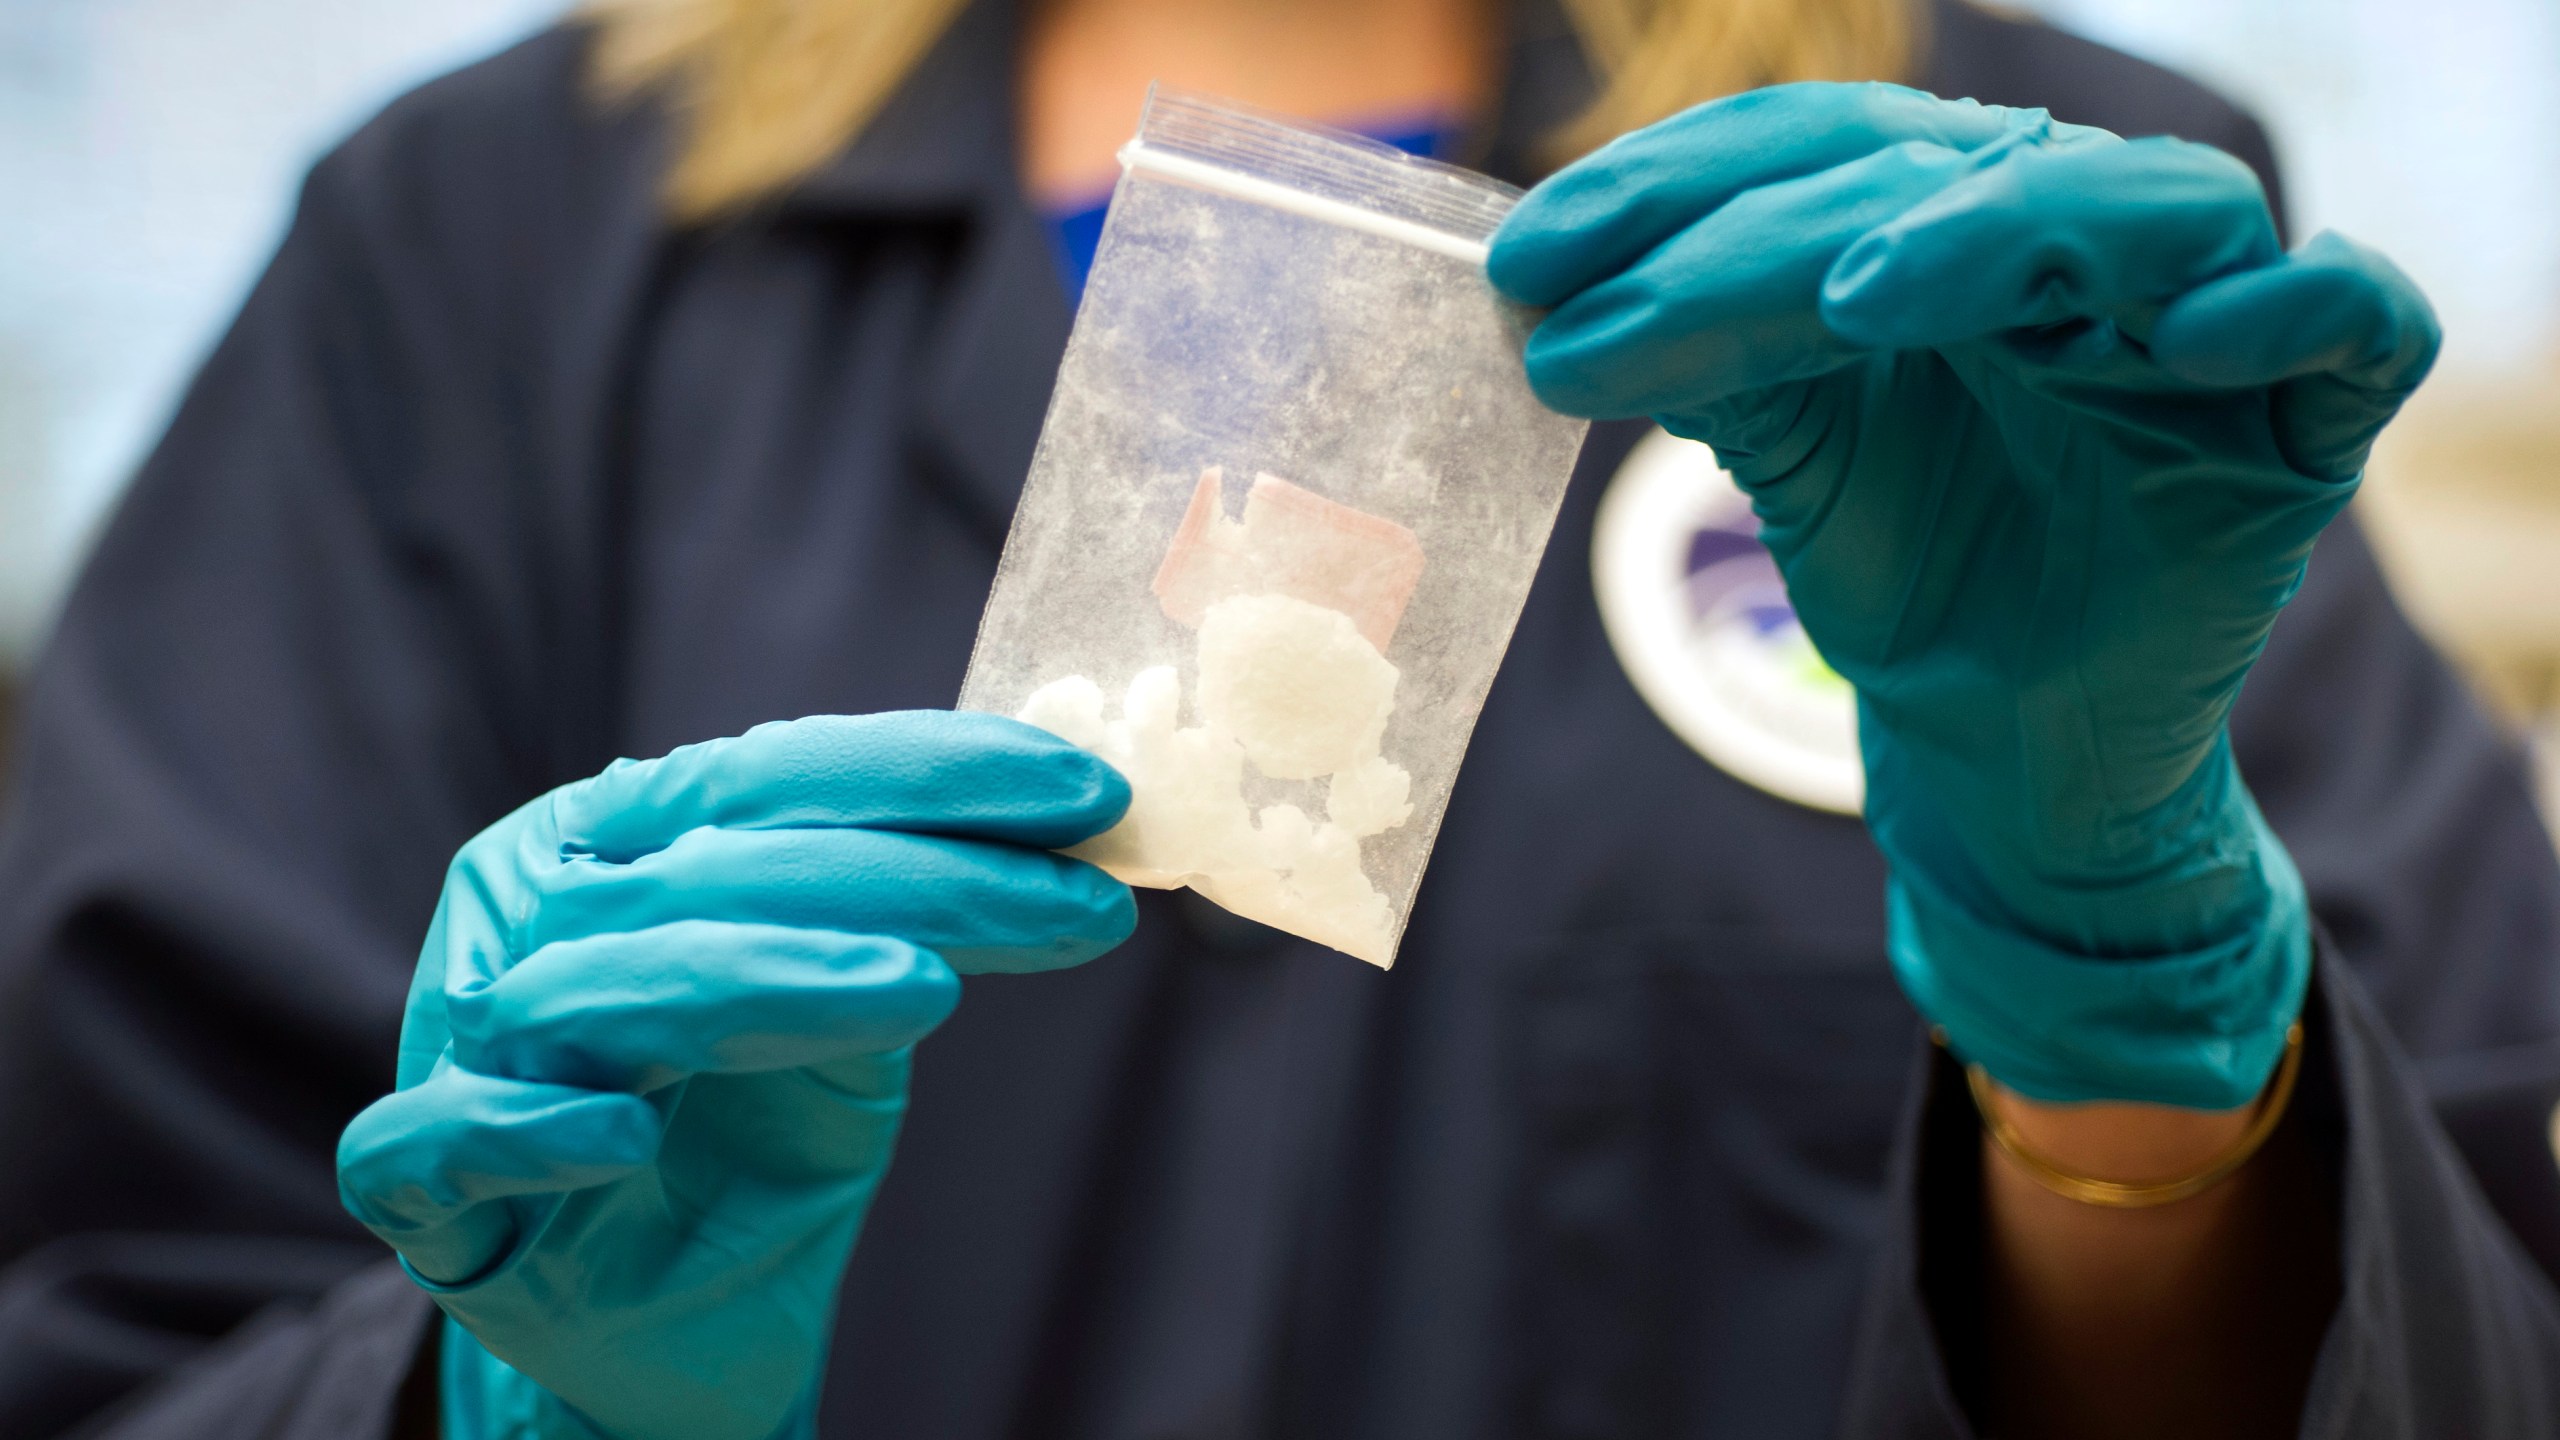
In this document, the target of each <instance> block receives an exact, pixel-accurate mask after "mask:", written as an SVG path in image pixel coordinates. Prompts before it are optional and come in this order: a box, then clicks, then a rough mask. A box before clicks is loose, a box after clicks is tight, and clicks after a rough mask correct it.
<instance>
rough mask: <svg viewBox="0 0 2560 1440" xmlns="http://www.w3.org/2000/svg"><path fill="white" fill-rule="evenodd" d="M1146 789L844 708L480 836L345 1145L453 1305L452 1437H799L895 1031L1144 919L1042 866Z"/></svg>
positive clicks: (890, 1137)
mask: <svg viewBox="0 0 2560 1440" xmlns="http://www.w3.org/2000/svg"><path fill="white" fill-rule="evenodd" d="M1128 801H1129V790H1128V785H1127V783H1126V782H1125V781H1123V780H1122V779H1121V778H1120V776H1119V774H1118V773H1117V772H1115V771H1113V770H1112V769H1111V768H1110V767H1109V766H1107V765H1105V764H1104V763H1103V762H1101V761H1099V760H1096V759H1094V758H1093V757H1092V756H1090V755H1087V754H1086V753H1085V752H1083V751H1081V750H1078V749H1076V748H1074V747H1072V746H1070V745H1068V744H1066V743H1065V742H1064V741H1061V740H1058V739H1056V738H1054V737H1052V736H1050V735H1048V734H1046V733H1045V732H1042V731H1039V730H1035V729H1033V728H1031V727H1030V726H1027V725H1021V724H1017V723H1015V722H1013V721H1011V720H1005V719H1001V718H998V717H994V716H987V715H962V714H950V713H945V712H939V711H936V712H915V713H905V714H894V715H873V716H864V717H856V718H840V717H828V718H820V719H810V720H801V721H796V722H792V723H788V724H776V725H764V726H759V727H757V728H756V729H754V730H750V731H748V732H747V733H746V734H745V735H742V736H739V737H737V738H735V739H729V740H715V741H712V742H710V743H708V744H703V745H693V746H688V747H686V748H684V749H682V750H678V751H676V752H674V753H673V754H671V755H668V756H666V757H665V758H664V759H660V760H651V761H644V762H639V763H633V762H630V761H622V762H617V763H616V764H615V765H613V766H612V767H611V768H609V769H607V770H606V771H605V772H604V773H603V774H601V775H598V776H596V777H595V778H594V779H591V780H585V781H581V782H579V783H577V784H573V785H567V786H564V787H562V788H560V789H558V790H555V791H553V792H551V793H550V794H548V795H545V796H543V797H541V798H540V799H537V800H535V801H533V802H532V803H530V804H528V805H526V806H525V807H524V808H522V809H520V810H518V811H516V812H515V813H514V814H512V815H509V816H508V817H507V818H505V819H504V820H501V821H499V822H498V823H497V824H495V825H493V826H491V827H490V828H489V829H488V830H487V831H485V832H483V833H482V834H481V835H480V836H479V837H478V838H476V839H474V840H473V841H472V842H471V843H470V844H469V845H466V846H465V847H463V849H462V852H461V853H460V854H459V855H458V856H456V857H455V859H454V862H453V866H452V869H451V871H450V872H449V874H448V875H447V877H446V881H445V888H444V897H443V900H442V903H441V904H440V905H439V906H438V907H437V910H436V916H435V921H434V924H433V927H432V928H431V929H430V930H429V931H428V933H427V940H426V947H425V951H424V953H423V954H422V955H421V956H420V957H419V961H418V971H417V977H416V980H415V982H414V983H413V985H412V986H411V989H410V992H409V1002H408V1012H407V1016H406V1019H405V1022H404V1024H403V1026H402V1030H401V1036H400V1067H399V1090H398V1092H397V1093H396V1094H393V1095H392V1096H390V1097H389V1098H387V1099H384V1100H382V1101H379V1102H377V1103H376V1104H374V1105H373V1106H372V1107H371V1108H369V1109H367V1110H366V1111H364V1113H363V1114H361V1115H359V1116H357V1117H356V1119H355V1121H354V1123H353V1124H351V1125H349V1126H348V1127H347V1131H346V1135H345V1137H344V1139H343V1140H342V1141H341V1142H340V1144H339V1149H338V1179H339V1189H340V1193H341V1195H342V1197H343V1199H344V1201H345V1203H346V1206H347V1208H348V1210H349V1211H351V1212H353V1214H354V1215H355V1216H356V1218H357V1219H359V1220H361V1221H363V1222H364V1223H365V1224H366V1225H367V1226H369V1227H371V1228H372V1229H373V1231H374V1232H375V1233H376V1234H378V1235H380V1236H382V1237H383V1238H384V1239H385V1240H388V1241H389V1242H391V1244H392V1245H393V1246H394V1247H395V1248H396V1249H398V1250H399V1252H400V1255H401V1258H402V1260H403V1262H404V1263H405V1264H407V1266H408V1267H409V1270H410V1273H411V1274H412V1275H413V1276H414V1277H416V1279H417V1280H418V1281H419V1282H420V1283H421V1284H422V1285H423V1286H425V1287H426V1288H427V1289H428V1290H429V1291H430V1292H432V1293H433V1294H434V1295H435V1298H436V1301H437V1303H438V1304H440V1305H441V1306H443V1307H444V1310H445V1312H446V1314H447V1315H448V1316H449V1317H451V1320H452V1321H454V1322H456V1325H448V1327H447V1330H446V1337H445V1338H446V1342H447V1344H446V1353H445V1356H444V1372H443V1380H444V1386H443V1394H444V1406H445V1415H444V1423H445V1431H444V1433H445V1434H446V1436H448V1437H450V1440H483V1437H495V1436H506V1437H511V1440H512V1437H533V1436H588V1435H597V1434H602V1435H609V1436H613V1437H617V1440H661V1437H663V1440H769V1437H776V1436H791V1435H808V1434H810V1433H812V1430H811V1427H812V1425H813V1423H814V1416H815V1413H816V1402H817V1390H818V1381H819V1376H820V1372H821V1370H822V1369H823V1367H824V1365H825V1362H826V1355H827V1339H828V1333H829V1327H830V1324H831V1321H832V1316H833V1312H834V1309H835V1294H836V1285H837V1281H838V1278H839V1276H840V1275H841V1273H842V1271H843V1269H844V1264H845V1258H846V1256H847V1254H848V1253H849V1251H850V1250H851V1248H852V1245H853V1241H854V1235H855V1233H856V1231H857V1230H859V1229H860V1227H861V1224H862V1217H863V1214H864V1212H865V1210H866V1209H867V1208H868V1207H869V1205H870V1201H871V1197H872V1194H873V1192H874V1191H875V1190H876V1189H877V1188H878V1186H879V1183H880V1179H881V1175H882V1173H883V1172H884V1171H885V1169H886V1168H887V1166H888V1163H889V1154H890V1147H891V1144H892V1142H893V1141H894V1140H895V1138H896V1135H897V1130H898V1122H899V1118H900V1116H901V1115H902V1114H903V1113H904V1111H905V1108H906V1095H907V1069H908V1053H909V1048H910V1047H911V1046H913V1045H914V1044H915V1042H916V1041H917V1040H918V1039H920V1038H921V1037H922V1036H923V1035H924V1034H925V1033H926V1032H927V1031H930V1030H931V1029H933V1027H934V1026H935V1025H936V1024H938V1023H940V1022H941V1020H942V1019H943V1017H944V1016H945V1015H947V1014H949V1013H950V1011H951V1008H952V1005H953V1004H954V1002H955V1001H956V1000H957V998H958V994H959V982H958V981H957V980H955V979H954V978H953V974H952V972H953V971H955V970H957V971H960V972H962V973H975V972H983V971H1032V970H1048V969H1053V968H1056V967H1059V966H1065V965H1074V964H1077V963H1080V962H1082V961H1085V960H1089V959H1091V958H1093V957H1094V956H1096V955H1099V954H1101V953H1103V952H1104V951H1106V950H1109V949H1110V948H1111V947H1113V946H1114V945H1117V944H1119V943H1120V941H1122V940H1123V939H1125V938H1127V936H1128V934H1129V932H1130V930H1131V929H1132V928H1133V927H1134V926H1135V924H1136V920H1137V910H1136V906H1135V904H1134V902H1133V901H1132V900H1131V898H1130V895H1129V891H1128V888H1127V887H1126V886H1124V885H1122V884H1120V882H1118V881H1116V880H1113V879H1112V878H1110V877H1109V876H1107V875H1105V874H1103V873H1102V872H1101V871H1100V870H1097V869H1095V868H1093V867H1092V866H1090V865H1086V864H1084V863H1083V862H1081V861H1076V860H1070V859H1067V858H1065V857H1063V856H1058V855H1053V854H1051V853H1049V850H1050V848H1051V847H1055V846H1060V845H1068V844H1073V843H1074V842H1076V841H1078V840H1081V839H1084V838H1086V837H1087V836H1090V835H1094V834H1097V833H1099V832H1101V831H1102V830H1104V829H1107V828H1109V827H1110V826H1111V824H1112V823H1113V822H1115V821H1116V820H1118V819H1119V817H1120V814H1121V812H1122V811H1123V810H1124V809H1126V808H1127V806H1128ZM457 1325H458V1328H456V1326H457Z"/></svg>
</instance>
